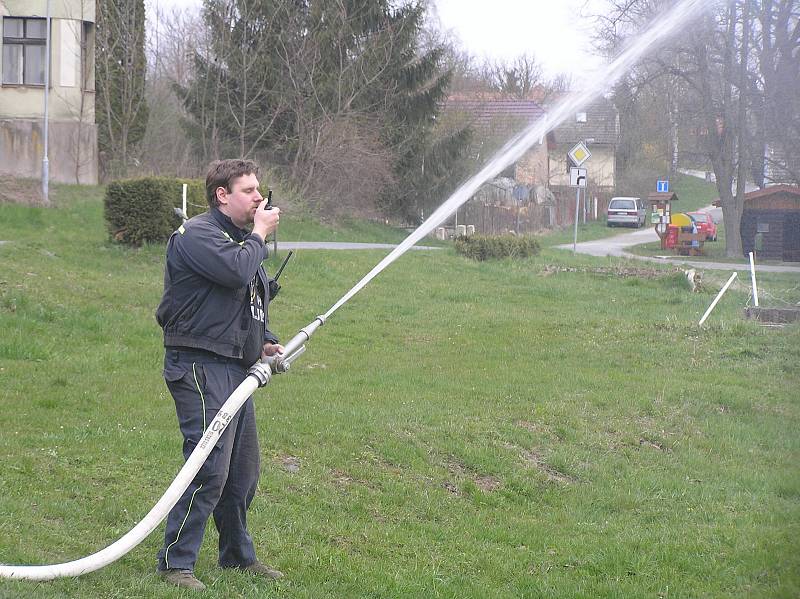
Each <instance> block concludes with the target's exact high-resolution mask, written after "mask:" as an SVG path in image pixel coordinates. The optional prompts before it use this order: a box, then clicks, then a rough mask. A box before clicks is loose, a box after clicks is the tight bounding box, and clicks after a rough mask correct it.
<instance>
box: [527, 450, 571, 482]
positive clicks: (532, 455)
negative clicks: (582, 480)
mask: <svg viewBox="0 0 800 599" xmlns="http://www.w3.org/2000/svg"><path fill="white" fill-rule="evenodd" d="M521 455H522V459H523V460H524V461H525V465H526V466H528V467H529V468H535V469H536V470H538V471H539V472H541V473H542V474H544V475H545V476H546V477H547V479H548V480H551V481H554V482H559V483H574V482H577V479H575V477H572V476H570V475H569V474H566V473H564V472H561V471H560V470H558V469H556V468H553V467H552V466H550V465H549V464H548V463H547V462H545V461H544V458H542V456H541V455H539V454H538V453H536V452H535V451H532V450H523V451H522V454H521Z"/></svg>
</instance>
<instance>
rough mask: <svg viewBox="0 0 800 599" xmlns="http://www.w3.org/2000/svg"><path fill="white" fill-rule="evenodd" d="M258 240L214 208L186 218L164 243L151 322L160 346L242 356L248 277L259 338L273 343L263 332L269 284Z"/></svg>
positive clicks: (264, 253) (264, 252) (247, 319)
mask: <svg viewBox="0 0 800 599" xmlns="http://www.w3.org/2000/svg"><path fill="white" fill-rule="evenodd" d="M266 258H267V248H266V246H265V245H264V240H262V239H261V237H260V236H259V235H257V234H255V233H248V232H247V231H244V230H242V229H239V228H238V227H237V226H236V225H234V224H233V222H232V221H231V219H230V218H228V217H227V216H226V215H224V214H222V212H220V211H219V210H218V209H217V208H212V209H211V210H209V211H208V212H205V213H203V214H200V215H198V216H195V217H193V218H191V219H189V220H187V221H186V222H185V223H184V224H183V225H182V226H181V227H180V228H179V229H178V230H177V231H175V232H174V233H173V234H172V236H171V237H170V239H169V242H168V243H167V263H166V267H165V269H164V295H163V297H162V298H161V303H160V304H159V306H158V310H157V311H156V320H158V324H160V325H161V328H162V329H164V345H165V346H166V347H191V348H196V349H201V350H206V351H210V352H214V353H215V354H219V355H221V356H226V357H229V358H237V359H241V358H242V350H243V347H244V344H245V341H246V339H247V334H248V332H249V330H250V326H251V321H252V316H251V312H250V297H249V293H248V284H249V283H250V282H251V281H252V280H253V277H254V276H258V278H259V279H260V281H261V286H260V288H261V290H262V293H264V294H265V296H264V297H263V298H262V300H263V305H264V331H265V334H264V340H265V342H271V343H277V342H278V339H277V337H275V335H273V334H272V333H271V332H270V330H269V317H268V315H267V306H268V304H269V297H268V296H266V292H265V291H264V290H267V289H268V288H269V285H268V279H267V274H266V272H265V271H264V268H263V267H262V266H261V262H262V261H263V260H265V259H266Z"/></svg>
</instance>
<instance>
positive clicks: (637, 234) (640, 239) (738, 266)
mask: <svg viewBox="0 0 800 599" xmlns="http://www.w3.org/2000/svg"><path fill="white" fill-rule="evenodd" d="M651 241H658V235H657V234H656V231H655V229H654V228H647V229H639V230H637V231H634V232H632V233H624V234H622V235H615V236H614V237H606V238H605V239H597V240H595V241H584V242H581V243H578V245H577V250H578V253H580V254H589V255H591V256H619V257H621V258H632V259H634V260H645V261H648V262H660V263H662V264H664V263H672V264H688V265H690V266H694V267H695V268H708V269H712V270H750V264H749V263H747V262H742V263H733V264H732V263H726V262H707V261H705V260H692V259H690V258H680V257H671V256H665V257H663V258H662V257H652V256H637V255H636V254H631V253H630V252H628V251H627V250H628V249H629V248H630V247H631V246H634V245H639V244H642V243H649V242H651ZM556 247H557V248H558V249H564V250H570V251H571V250H572V244H571V243H570V244H564V245H557V246H556ZM756 270H757V271H762V272H794V273H798V274H800V266H792V265H786V266H783V265H767V264H757V265H756Z"/></svg>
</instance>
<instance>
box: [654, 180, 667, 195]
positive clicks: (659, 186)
mask: <svg viewBox="0 0 800 599" xmlns="http://www.w3.org/2000/svg"><path fill="white" fill-rule="evenodd" d="M656 191H657V192H659V193H665V192H668V191H669V181H657V182H656Z"/></svg>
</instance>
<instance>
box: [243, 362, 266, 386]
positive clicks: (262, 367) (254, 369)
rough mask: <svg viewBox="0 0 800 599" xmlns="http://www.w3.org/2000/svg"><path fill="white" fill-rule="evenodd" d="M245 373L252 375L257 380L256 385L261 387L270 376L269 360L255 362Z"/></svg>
mask: <svg viewBox="0 0 800 599" xmlns="http://www.w3.org/2000/svg"><path fill="white" fill-rule="evenodd" d="M247 374H250V375H253V376H254V377H256V379H257V380H258V386H259V387H263V386H264V385H266V384H267V383H268V382H269V380H270V379H271V378H272V367H271V366H270V364H269V362H261V361H259V362H256V363H255V364H253V365H252V366H251V367H250V369H249V370H248V371H247Z"/></svg>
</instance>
